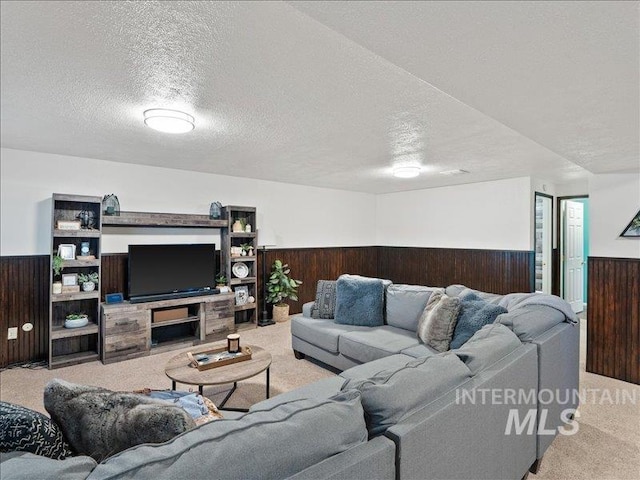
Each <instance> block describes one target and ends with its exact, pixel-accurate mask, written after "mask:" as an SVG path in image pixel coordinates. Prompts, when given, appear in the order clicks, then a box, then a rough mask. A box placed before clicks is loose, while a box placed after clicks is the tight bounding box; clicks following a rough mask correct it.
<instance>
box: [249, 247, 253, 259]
mask: <svg viewBox="0 0 640 480" xmlns="http://www.w3.org/2000/svg"><path fill="white" fill-rule="evenodd" d="M249 256H250V257H253V248H249Z"/></svg>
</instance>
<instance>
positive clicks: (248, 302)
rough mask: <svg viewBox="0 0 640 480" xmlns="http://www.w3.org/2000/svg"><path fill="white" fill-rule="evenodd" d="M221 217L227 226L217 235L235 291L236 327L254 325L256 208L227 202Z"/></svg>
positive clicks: (230, 281)
mask: <svg viewBox="0 0 640 480" xmlns="http://www.w3.org/2000/svg"><path fill="white" fill-rule="evenodd" d="M223 216H224V218H225V219H226V221H227V222H228V226H227V228H226V229H224V230H222V234H221V240H222V251H221V259H222V260H221V264H222V265H223V268H224V271H225V275H226V276H227V278H228V282H229V285H230V286H231V289H232V290H233V292H234V294H235V305H234V316H235V324H236V328H238V329H241V330H242V329H245V328H253V327H255V326H257V324H258V302H257V298H258V283H257V282H258V257H257V251H258V234H257V232H256V229H255V227H256V220H257V215H256V208H255V207H247V206H234V205H228V206H225V207H223Z"/></svg>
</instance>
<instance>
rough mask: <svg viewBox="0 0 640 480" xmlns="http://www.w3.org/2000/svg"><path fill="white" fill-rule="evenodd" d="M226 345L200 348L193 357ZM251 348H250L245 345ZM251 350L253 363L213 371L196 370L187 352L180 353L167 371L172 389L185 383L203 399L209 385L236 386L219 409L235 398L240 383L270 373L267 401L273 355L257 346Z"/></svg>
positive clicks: (245, 362)
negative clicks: (231, 398)
mask: <svg viewBox="0 0 640 480" xmlns="http://www.w3.org/2000/svg"><path fill="white" fill-rule="evenodd" d="M223 345H225V344H222V343H219V344H208V345H200V346H199V347H197V348H194V349H193V350H191V353H201V352H205V351H207V350H211V349H213V348H216V347H221V346H223ZM244 346H247V345H243V347H244ZM248 346H249V347H250V348H251V359H250V360H245V361H243V362H238V363H232V364H230V365H224V366H222V367H216V368H211V369H209V370H202V371H200V370H198V369H197V368H196V367H194V366H192V365H191V363H190V362H189V359H188V358H187V352H183V353H179V354H178V355H176V356H174V357H172V358H171V359H170V360H169V361H168V362H167V364H166V366H165V367H164V373H165V374H166V375H167V377H169V378H170V379H171V388H172V389H173V390H175V389H176V383H184V384H187V385H197V386H198V391H199V392H200V395H202V390H203V387H204V386H205V385H223V384H227V383H233V387H232V388H231V390H230V391H229V392H228V393H227V396H226V397H224V400H222V402H220V404H219V405H218V408H223V407H224V405H225V403H227V400H229V398H230V397H231V395H233V392H235V391H236V388H237V387H238V382H239V381H240V380H245V379H247V378H251V377H254V376H256V375H258V374H259V373H261V372H265V371H266V372H267V398H269V367H271V354H270V353H269V352H267V351H266V350H264V349H263V348H260V347H256V346H255V345H248ZM225 410H234V411H241V412H246V411H247V409H240V408H226V409H225Z"/></svg>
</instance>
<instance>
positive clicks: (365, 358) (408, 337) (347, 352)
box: [338, 325, 419, 363]
mask: <svg viewBox="0 0 640 480" xmlns="http://www.w3.org/2000/svg"><path fill="white" fill-rule="evenodd" d="M418 343H419V342H418V339H417V337H416V334H415V333H413V332H409V331H408V330H404V329H402V328H396V327H391V326H389V325H384V326H382V327H377V328H368V329H366V330H358V331H354V332H347V333H343V334H342V335H340V341H339V342H338V348H339V349H340V353H341V354H342V355H344V356H345V357H349V358H352V359H354V360H356V361H358V362H361V363H365V362H370V361H372V360H377V359H378V358H382V357H387V356H389V355H393V354H394V353H400V352H401V351H402V350H404V349H405V348H409V347H413V346H414V345H418Z"/></svg>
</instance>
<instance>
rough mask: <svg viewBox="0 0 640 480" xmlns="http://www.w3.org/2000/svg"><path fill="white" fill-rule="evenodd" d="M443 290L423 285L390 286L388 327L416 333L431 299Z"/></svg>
mask: <svg viewBox="0 0 640 480" xmlns="http://www.w3.org/2000/svg"><path fill="white" fill-rule="evenodd" d="M442 290H443V289H441V288H437V287H423V286H421V285H401V284H393V285H389V287H388V288H387V292H386V303H387V306H386V316H387V317H386V318H387V325H391V326H392V327H398V328H404V329H405V330H409V331H411V332H415V331H416V330H417V328H418V320H420V315H421V314H422V312H423V311H424V307H425V305H426V304H427V301H428V300H429V297H430V296H431V294H432V293H433V292H434V291H442Z"/></svg>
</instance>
